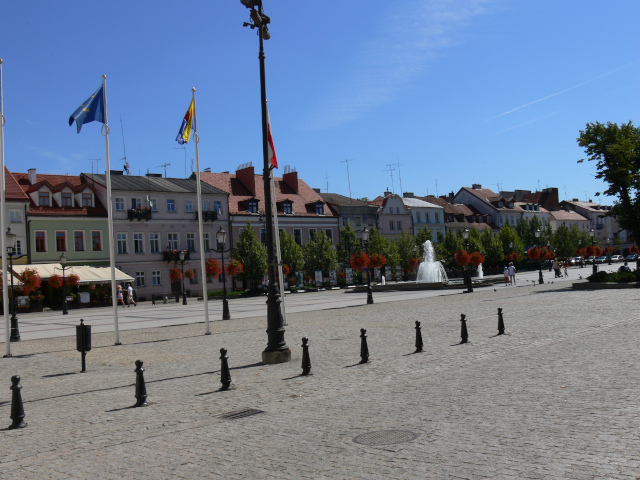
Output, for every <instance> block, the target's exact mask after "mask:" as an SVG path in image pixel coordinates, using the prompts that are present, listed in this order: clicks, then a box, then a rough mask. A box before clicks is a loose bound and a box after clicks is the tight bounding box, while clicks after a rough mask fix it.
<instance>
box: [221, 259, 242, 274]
mask: <svg viewBox="0 0 640 480" xmlns="http://www.w3.org/2000/svg"><path fill="white" fill-rule="evenodd" d="M225 270H226V271H227V275H230V276H232V277H236V276H238V275H241V274H242V273H243V272H244V267H243V266H242V263H240V262H239V261H238V260H229V264H228V265H227V266H226V268H225Z"/></svg>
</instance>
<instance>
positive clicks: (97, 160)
mask: <svg viewBox="0 0 640 480" xmlns="http://www.w3.org/2000/svg"><path fill="white" fill-rule="evenodd" d="M100 160H101V159H100V158H90V159H89V161H90V162H91V176H92V177H93V162H96V173H99V172H100V170H99V169H100V167H99V165H98V162H99V161H100Z"/></svg>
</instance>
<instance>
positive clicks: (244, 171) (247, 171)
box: [236, 165, 256, 196]
mask: <svg viewBox="0 0 640 480" xmlns="http://www.w3.org/2000/svg"><path fill="white" fill-rule="evenodd" d="M240 167H241V168H240V169H239V170H236V178H237V179H238V181H239V182H240V183H241V184H242V185H243V186H244V188H246V189H247V190H249V192H251V195H253V196H255V194H256V177H255V175H254V173H253V165H249V166H245V165H240ZM242 167H244V168H242Z"/></svg>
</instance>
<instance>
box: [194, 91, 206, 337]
mask: <svg viewBox="0 0 640 480" xmlns="http://www.w3.org/2000/svg"><path fill="white" fill-rule="evenodd" d="M191 91H192V93H193V110H194V112H193V113H194V118H193V135H194V143H195V144H196V183H197V184H198V185H197V187H196V188H197V190H196V191H197V192H198V193H197V197H198V212H199V213H198V228H199V229H200V271H201V272H202V274H201V281H202V303H204V334H205V335H211V330H210V328H209V297H208V296H207V269H206V266H205V253H206V252H205V251H204V223H203V221H202V216H203V215H204V212H203V211H202V186H201V185H200V157H199V156H198V143H199V142H200V138H198V110H197V109H196V87H193V88H192V89H191ZM209 241H211V239H209Z"/></svg>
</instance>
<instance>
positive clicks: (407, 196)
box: [402, 192, 415, 198]
mask: <svg viewBox="0 0 640 480" xmlns="http://www.w3.org/2000/svg"><path fill="white" fill-rule="evenodd" d="M402 197H403V198H414V197H415V195H414V194H413V192H404V193H403V194H402Z"/></svg>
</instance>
